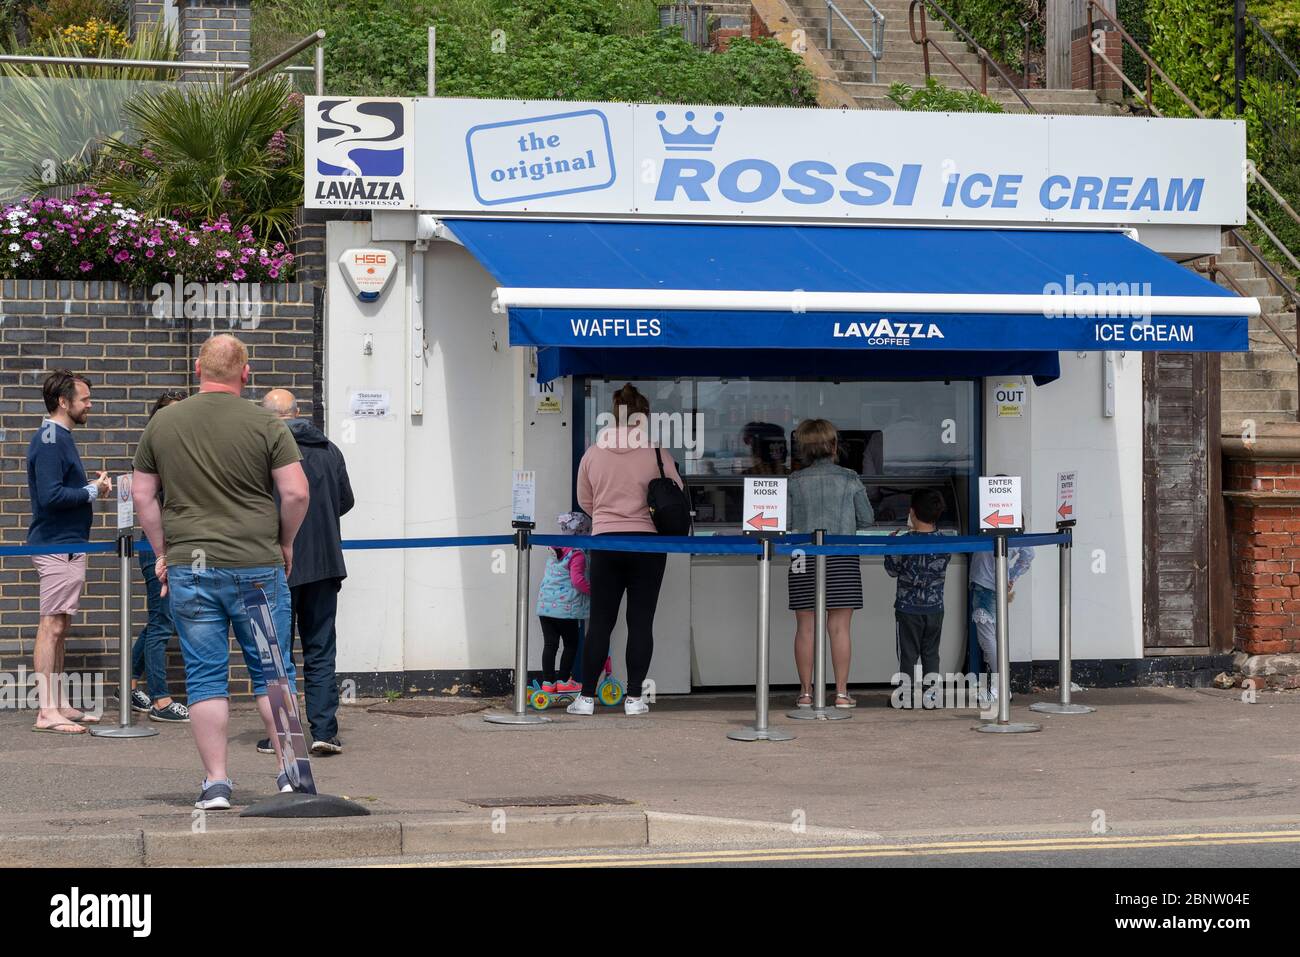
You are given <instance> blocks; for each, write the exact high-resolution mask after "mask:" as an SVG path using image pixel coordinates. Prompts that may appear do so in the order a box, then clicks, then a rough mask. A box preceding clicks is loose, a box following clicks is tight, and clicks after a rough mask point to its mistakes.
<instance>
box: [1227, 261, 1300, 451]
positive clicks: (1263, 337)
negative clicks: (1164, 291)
mask: <svg viewBox="0 0 1300 957" xmlns="http://www.w3.org/2000/svg"><path fill="white" fill-rule="evenodd" d="M1265 254H1266V255H1267V251H1265ZM1270 261H1271V260H1270ZM1218 263H1219V267H1220V268H1221V269H1222V270H1223V271H1224V272H1225V273H1227V274H1228V275H1230V276H1232V278H1233V279H1235V280H1236V281H1237V284H1238V285H1240V286H1241V287H1242V289H1244V290H1245V292H1246V293H1247V294H1248V295H1251V296H1256V297H1257V298H1258V299H1259V303H1260V306H1261V308H1262V311H1263V312H1264V313H1265V314H1267V315H1268V317H1269V318H1270V319H1272V320H1273V322H1274V323H1275V324H1276V325H1277V326H1278V328H1279V329H1281V330H1282V332H1283V333H1284V334H1285V335H1286V336H1287V337H1288V338H1289V339H1290V340H1291V343H1292V344H1293V345H1294V344H1295V335H1296V324H1295V304H1294V303H1292V302H1291V301H1290V300H1289V299H1288V298H1286V297H1284V296H1283V295H1282V293H1283V290H1282V289H1281V288H1280V287H1278V286H1277V285H1276V284H1275V283H1274V282H1273V280H1272V279H1270V278H1269V277H1268V274H1267V273H1265V272H1264V270H1263V269H1261V268H1260V266H1259V264H1258V263H1256V262H1255V260H1254V259H1253V258H1251V256H1250V254H1249V253H1248V252H1246V250H1244V249H1242V248H1241V247H1239V246H1236V245H1233V244H1231V240H1230V238H1228V237H1225V240H1224V246H1223V250H1222V251H1221V252H1220V254H1219V257H1218ZM1274 268H1276V263H1274ZM1279 271H1280V270H1279ZM1284 275H1285V274H1284ZM1286 279H1287V281H1288V282H1290V283H1291V285H1292V287H1293V288H1294V287H1295V277H1293V276H1286ZM1219 284H1220V285H1222V286H1228V283H1227V281H1226V280H1224V279H1222V278H1220V279H1219ZM1229 288H1231V287H1229ZM1219 368H1220V370H1221V375H1222V384H1221V387H1220V403H1221V405H1220V423H1221V426H1222V429H1223V433H1224V434H1225V435H1227V434H1236V435H1240V434H1241V432H1242V430H1243V428H1244V426H1243V422H1244V421H1245V420H1246V419H1253V420H1254V421H1255V423H1256V425H1263V424H1264V423H1268V422H1295V421H1296V384H1297V376H1296V360H1295V359H1294V358H1292V356H1291V353H1290V352H1288V351H1287V349H1286V347H1285V346H1284V345H1282V343H1281V342H1279V341H1278V338H1277V336H1275V335H1274V334H1273V332H1272V330H1270V329H1269V328H1268V327H1267V326H1266V325H1264V323H1263V321H1262V320H1260V319H1258V318H1255V319H1251V320H1250V351H1249V352H1225V353H1223V355H1222V356H1221V357H1220V366H1219Z"/></svg>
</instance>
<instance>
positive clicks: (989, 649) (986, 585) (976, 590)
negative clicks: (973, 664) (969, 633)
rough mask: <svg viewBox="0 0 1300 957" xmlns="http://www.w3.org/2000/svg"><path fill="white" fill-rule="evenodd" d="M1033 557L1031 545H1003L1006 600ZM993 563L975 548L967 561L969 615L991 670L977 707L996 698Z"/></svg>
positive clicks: (989, 554) (1012, 595) (990, 555)
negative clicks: (1020, 546) (1004, 552)
mask: <svg viewBox="0 0 1300 957" xmlns="http://www.w3.org/2000/svg"><path fill="white" fill-rule="evenodd" d="M1024 522H1025V526H1026V527H1028V525H1029V515H1028V513H1026V514H1025V515H1024ZM1033 560H1034V550H1033V549H1032V548H1009V549H1007V603H1008V604H1010V603H1011V602H1013V601H1015V599H1016V591H1015V587H1016V581H1017V580H1018V579H1019V578H1020V577H1021V576H1022V575H1024V573H1025V572H1027V571H1029V566H1030V564H1031V563H1032V562H1033ZM997 587H998V585H997V564H996V560H995V559H994V557H993V553H992V552H991V551H989V552H975V553H974V554H972V555H971V561H970V617H971V621H972V622H973V623H974V625H975V637H976V639H977V640H978V641H979V646H980V654H982V655H983V656H984V663H985V665H986V666H987V668H988V670H989V671H990V672H991V677H990V679H989V692H988V694H985V693H984V692H982V691H981V692H980V707H982V708H988V707H990V706H992V705H994V704H996V703H997V700H998V691H999V689H998V633H997V625H998V600H997ZM1007 700H1008V701H1010V700H1011V689H1010V688H1008V689H1007Z"/></svg>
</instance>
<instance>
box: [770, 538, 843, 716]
mask: <svg viewBox="0 0 1300 957" xmlns="http://www.w3.org/2000/svg"><path fill="white" fill-rule="evenodd" d="M825 544H826V530H825V529H821V528H819V529H817V531H815V532H813V545H814V546H816V547H818V548H820V547H822V546H823V545H825ZM813 568H814V576H815V577H814V581H815V582H816V588H817V601H816V604H815V605H814V606H813V607H814V608H815V609H816V610H815V611H814V612H813V614H814V615H816V619H815V621H814V622H813V706H812V707H811V708H795V709H794V710H793V711H787V712H786V715H785V716H786V717H787V718H797V719H799V720H800V721H840V720H843V719H844V718H848V717H852V716H851V715H850V714H849V712H848V711H847V710H844V709H836V708H828V707H826V556H825V555H815V556H813Z"/></svg>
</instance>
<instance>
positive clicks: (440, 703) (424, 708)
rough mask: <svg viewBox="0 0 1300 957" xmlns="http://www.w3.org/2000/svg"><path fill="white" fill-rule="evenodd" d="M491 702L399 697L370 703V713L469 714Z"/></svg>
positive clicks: (409, 715)
mask: <svg viewBox="0 0 1300 957" xmlns="http://www.w3.org/2000/svg"><path fill="white" fill-rule="evenodd" d="M491 703H492V702H491V701H486V700H484V699H482V698H401V699H398V700H397V701H384V702H382V703H380V704H376V705H371V706H370V707H369V708H367V709H366V710H367V711H368V712H370V713H371V714H398V715H402V716H403V717H407V718H431V717H437V716H442V715H456V714H471V713H472V712H475V711H483V710H485V709H486V708H487V707H488V706H489V705H490V704H491Z"/></svg>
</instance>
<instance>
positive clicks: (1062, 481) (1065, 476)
mask: <svg viewBox="0 0 1300 957" xmlns="http://www.w3.org/2000/svg"><path fill="white" fill-rule="evenodd" d="M1078 475H1079V473H1078V472H1057V473H1056V524H1057V526H1058V527H1059V526H1063V525H1073V524H1074V523H1075V521H1077V514H1078V513H1077V512H1076V511H1075V491H1076V490H1077V489H1078V485H1079V482H1078Z"/></svg>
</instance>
